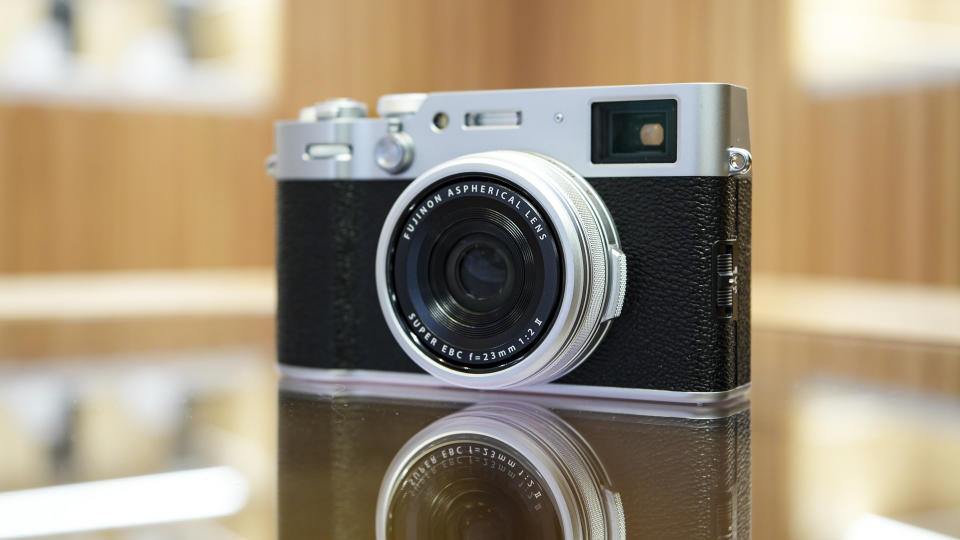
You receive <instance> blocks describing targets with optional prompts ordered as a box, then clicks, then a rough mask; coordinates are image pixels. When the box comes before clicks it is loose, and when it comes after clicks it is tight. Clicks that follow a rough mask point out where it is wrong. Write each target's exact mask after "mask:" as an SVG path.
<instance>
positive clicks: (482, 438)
mask: <svg viewBox="0 0 960 540" xmlns="http://www.w3.org/2000/svg"><path fill="white" fill-rule="evenodd" d="M426 394H427V393H425V392H424V391H423V390H422V389H416V388H412V387H411V388H402V387H388V386H376V385H360V384H350V385H324V384H321V383H308V382H302V381H291V380H285V381H283V382H282V383H281V391H280V396H279V400H280V401H279V429H280V438H279V450H278V452H279V470H278V473H279V477H278V490H279V496H278V503H279V534H280V538H330V539H340V538H343V539H347V538H374V537H375V538H378V539H434V538H436V539H447V538H464V539H486V538H491V539H498V540H509V539H535V538H585V539H607V538H614V539H619V538H678V539H679V538H683V539H693V538H711V539H713V538H749V536H750V419H749V405H748V403H747V402H746V401H738V402H736V403H730V404H726V405H722V406H712V407H710V406H708V407H704V406H700V407H697V406H670V405H652V404H641V403H630V402H622V401H615V400H592V399H581V398H576V397H560V396H550V397H547V396H530V395H523V394H519V393H478V392H469V391H464V390H459V389H457V390H454V389H451V390H437V389H430V390H429V392H428V394H429V395H426Z"/></svg>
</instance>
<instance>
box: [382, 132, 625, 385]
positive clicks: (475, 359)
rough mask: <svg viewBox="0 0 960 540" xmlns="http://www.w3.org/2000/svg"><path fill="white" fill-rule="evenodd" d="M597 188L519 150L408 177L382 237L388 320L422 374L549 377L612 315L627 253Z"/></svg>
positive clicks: (494, 380)
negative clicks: (620, 250) (622, 252)
mask: <svg viewBox="0 0 960 540" xmlns="http://www.w3.org/2000/svg"><path fill="white" fill-rule="evenodd" d="M617 246H618V240H617V235H616V230H615V229H614V227H613V223H612V220H611V219H610V217H609V213H607V211H606V208H605V207H604V206H603V203H602V202H601V201H600V198H599V196H597V195H596V193H595V192H594V191H593V188H592V187H590V185H589V184H588V183H587V182H586V181H585V180H584V179H583V178H581V177H579V176H578V175H577V174H576V173H574V172H572V171H570V170H569V169H567V168H566V167H564V166H563V165H561V164H559V163H558V162H556V161H553V160H550V159H549V158H545V157H543V156H538V155H534V154H529V153H523V152H511V151H500V152H487V153H484V154H474V155H470V156H464V157H462V158H458V159H455V160H452V161H449V162H446V163H444V164H441V165H439V166H438V167H435V168H434V169H431V170H430V171H427V172H426V173H424V174H422V175H421V176H419V177H418V178H417V179H416V180H414V181H413V182H412V183H411V184H410V186H408V187H407V188H406V189H405V190H404V192H403V193H402V194H401V195H400V197H399V198H398V199H397V201H396V203H394V205H393V208H392V209H391V210H390V213H389V214H388V216H387V219H386V222H385V223H384V227H383V230H382V232H381V235H380V241H379V243H378V246H377V288H378V292H379V298H380V305H381V308H382V309H383V313H384V316H385V318H386V321H387V324H388V326H389V328H390V330H391V332H392V333H393V335H394V337H395V338H396V339H397V341H398V343H400V345H401V347H402V348H403V349H404V351H405V352H406V353H407V354H408V355H410V357H411V358H412V359H413V360H414V361H415V362H417V364H418V365H420V366H421V367H422V368H423V369H425V370H426V371H428V372H430V373H432V374H434V375H436V376H438V377H440V378H442V379H444V380H447V381H449V382H452V383H455V384H460V385H463V386H470V387H483V388H502V387H508V386H515V385H518V384H531V383H533V382H537V381H542V380H551V379H553V378H556V377H559V376H560V375H562V374H563V373H565V372H567V371H569V370H570V369H572V368H573V367H574V366H575V365H576V364H578V363H579V362H580V361H582V360H583V359H584V358H585V356H586V354H587V353H588V352H589V351H590V350H592V349H593V348H594V346H595V345H596V343H597V342H598V341H599V339H600V338H601V337H602V336H603V333H604V332H605V330H606V327H607V321H609V319H610V318H611V317H613V316H616V314H617V312H618V309H619V302H622V298H623V295H622V292H623V286H624V282H625V271H626V270H625V260H624V259H623V257H622V254H620V256H619V257H617V256H616V254H618V253H619V251H618V249H617Z"/></svg>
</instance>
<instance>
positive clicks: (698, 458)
mask: <svg viewBox="0 0 960 540" xmlns="http://www.w3.org/2000/svg"><path fill="white" fill-rule="evenodd" d="M187 345H189V346H184V347H179V348H178V347H165V348H164V349H163V350H157V349H156V348H155V350H154V351H153V352H149V351H148V352H144V351H138V350H136V347H127V349H128V350H120V349H121V348H117V350H113V351H112V352H109V353H96V354H82V355H79V354H78V355H69V354H67V355H57V356H56V357H43V356H40V357H33V358H28V359H20V360H16V361H8V362H5V363H3V364H0V538H25V537H35V536H47V535H53V536H52V537H55V538H81V539H86V538H111V539H113V538H120V539H128V538H129V539H141V538H151V539H152V538H213V539H216V538H229V539H234V538H256V539H259V538H266V539H269V538H277V537H281V538H344V539H347V538H349V539H353V538H376V537H378V535H379V537H381V538H470V539H475V538H498V539H509V538H560V537H563V535H564V534H566V535H567V536H568V537H571V538H748V537H751V536H752V537H756V538H795V539H808V538H809V539H814V538H837V539H843V540H855V539H861V538H864V539H865V538H908V539H909V538H944V537H946V538H949V537H957V536H960V399H958V396H960V352H958V351H957V350H955V349H949V348H928V347H919V346H906V345H895V344H887V343H879V342H876V341H851V340H843V339H837V338H830V339H828V338H822V337H815V336H804V335H797V334H777V333H770V332H760V333H757V335H756V336H755V338H754V342H753V358H754V359H753V370H754V377H753V379H754V382H753V387H752V389H751V391H750V394H749V400H742V401H737V402H732V403H727V404H723V405H720V406H681V405H665V404H653V403H637V402H628V401H615V400H605V399H595V398H591V397H590V396H583V397H557V396H543V395H528V394H522V393H516V392H511V393H491V392H470V391H462V390H456V389H438V388H417V387H401V386H377V385H369V384H367V385H361V384H322V383H317V382H307V381H302V380H278V379H277V376H276V370H275V369H274V366H273V358H272V355H271V353H270V348H269V344H268V343H264V344H259V345H258V344H252V345H251V344H249V343H247V344H246V345H243V346H231V345H230V344H229V343H226V344H224V343H218V344H216V346H211V345H209V344H205V345H204V346H197V344H187ZM85 352H87V353H88V352H89V351H85Z"/></svg>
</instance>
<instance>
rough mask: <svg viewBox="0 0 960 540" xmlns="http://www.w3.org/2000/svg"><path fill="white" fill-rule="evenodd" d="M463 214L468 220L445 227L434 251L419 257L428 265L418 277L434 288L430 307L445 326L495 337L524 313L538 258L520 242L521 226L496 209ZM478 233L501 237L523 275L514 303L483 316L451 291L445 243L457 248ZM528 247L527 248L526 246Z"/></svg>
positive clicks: (452, 329)
mask: <svg viewBox="0 0 960 540" xmlns="http://www.w3.org/2000/svg"><path fill="white" fill-rule="evenodd" d="M477 210H481V209H477ZM464 214H466V219H463V220H461V221H459V222H457V223H456V224H455V225H453V226H451V227H449V228H447V229H446V230H444V232H443V233H442V235H441V238H439V239H438V241H437V243H436V246H435V247H434V249H433V251H432V252H431V253H430V254H429V255H428V256H427V257H425V258H422V259H421V260H420V263H421V265H424V266H425V267H423V266H422V267H421V271H418V278H419V280H420V284H421V287H429V288H430V289H431V292H432V293H433V300H434V302H431V303H429V304H428V309H429V310H430V311H431V314H432V315H433V316H434V318H436V319H437V321H438V322H440V323H441V324H442V325H443V326H444V327H446V328H447V329H449V330H450V331H451V332H456V333H459V334H463V335H465V336H471V337H485V336H492V335H495V334H498V333H502V332H504V331H505V330H507V329H508V328H509V327H510V326H512V325H514V324H516V323H517V322H518V321H519V319H520V318H521V317H522V316H523V313H522V311H523V310H524V309H525V308H526V307H527V306H528V305H529V303H530V301H531V298H532V296H533V295H534V294H535V292H534V288H535V286H536V283H535V282H534V280H535V279H536V271H535V268H534V265H535V264H536V261H535V259H534V256H533V253H532V252H531V250H530V249H529V247H527V246H524V245H522V244H521V242H522V241H523V237H522V233H521V232H520V230H519V228H517V227H516V225H515V224H513V223H512V222H510V221H509V220H508V219H507V218H506V217H505V216H503V215H502V214H499V213H497V212H493V211H486V212H479V211H478V212H464ZM477 214H483V215H485V216H486V217H489V218H490V219H491V220H493V219H497V218H499V219H497V223H496V224H494V223H493V222H491V221H481V220H479V219H477V217H476V216H477ZM504 221H505V222H506V223H505V224H504V223H503V222H504ZM499 227H503V228H502V229H501V228H499ZM511 229H512V230H511ZM504 233H507V234H504ZM477 234H487V235H489V236H491V237H495V238H496V237H498V236H499V237H500V238H499V239H500V240H501V242H502V243H503V244H506V247H507V250H508V251H510V252H511V255H512V257H511V258H512V259H513V261H514V265H515V266H519V267H520V268H518V269H517V270H516V271H515V272H516V273H517V274H520V278H521V282H520V283H519V287H515V293H516V294H514V295H512V297H511V300H512V302H510V303H506V304H505V305H503V306H501V307H500V308H499V309H495V310H493V311H492V312H490V313H488V314H484V315H478V314H476V313H475V312H472V311H471V310H470V309H469V306H464V305H463V303H462V302H459V301H458V300H457V298H456V297H457V296H458V295H457V294H455V291H453V290H450V289H451V287H450V285H452V284H451V283H449V279H448V278H447V275H446V274H447V272H446V268H445V266H446V264H447V261H446V258H447V257H448V255H447V254H446V253H445V252H446V251H448V250H447V249H446V247H447V246H446V245H447V244H449V243H453V244H454V246H453V247H454V248H455V247H456V245H457V244H459V243H460V242H461V239H466V238H468V237H470V236H474V235H477ZM514 235H516V236H514ZM508 237H509V238H508ZM525 247H526V248H527V249H524V248H525ZM424 263H426V264H424ZM441 268H442V270H441ZM439 273H442V274H444V275H443V276H442V277H441V279H437V277H438V276H436V274H439Z"/></svg>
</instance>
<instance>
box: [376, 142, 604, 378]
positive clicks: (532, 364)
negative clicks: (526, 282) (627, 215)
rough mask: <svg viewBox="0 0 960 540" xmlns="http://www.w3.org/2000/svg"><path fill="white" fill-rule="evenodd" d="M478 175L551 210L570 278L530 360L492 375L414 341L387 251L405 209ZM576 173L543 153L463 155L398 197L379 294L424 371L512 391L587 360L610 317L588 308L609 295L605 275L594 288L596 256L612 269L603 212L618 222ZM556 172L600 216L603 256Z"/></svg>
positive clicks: (383, 252)
mask: <svg viewBox="0 0 960 540" xmlns="http://www.w3.org/2000/svg"><path fill="white" fill-rule="evenodd" d="M537 168H545V170H544V171H543V174H541V175H534V176H535V177H536V180H531V179H530V178H528V176H530V173H531V171H532V170H535V169H537ZM477 172H483V173H488V174H493V175H495V176H498V177H501V178H505V179H506V180H508V181H510V182H512V183H514V184H516V185H518V186H519V187H520V188H522V189H523V190H524V191H526V192H527V193H528V194H529V195H530V196H531V197H532V198H533V199H534V200H535V201H536V202H537V203H539V205H540V207H541V208H542V209H543V211H544V213H545V214H547V216H546V217H547V219H549V221H550V223H551V225H553V228H554V233H555V234H554V238H555V240H556V241H557V242H558V243H559V244H560V245H561V250H560V251H561V253H562V255H563V259H564V260H563V269H564V275H565V276H568V278H567V279H565V280H564V284H563V291H562V293H561V298H560V305H559V307H558V309H557V312H556V315H555V316H554V323H553V325H552V326H551V327H550V329H549V330H548V331H547V335H546V336H544V337H543V338H542V339H541V341H540V344H539V345H537V347H536V348H535V349H534V350H533V351H532V352H531V353H530V355H529V356H528V358H526V359H524V361H523V362H518V363H516V364H514V365H512V366H510V367H507V368H505V369H502V370H499V371H495V372H492V373H484V374H468V373H463V372H460V371H457V370H453V369H450V368H447V367H445V366H443V365H441V364H439V363H437V362H436V361H434V360H433V359H432V358H431V357H430V356H428V355H427V354H425V353H424V352H423V351H422V350H421V349H420V347H418V346H417V344H416V343H414V341H413V339H414V338H412V337H410V336H409V330H408V329H407V328H406V325H405V324H404V323H403V322H402V321H400V320H399V318H398V317H397V316H396V313H395V311H394V308H393V301H392V298H391V296H390V292H389V290H388V289H387V281H388V276H387V275H386V268H387V253H388V252H389V251H390V240H391V238H392V236H393V231H394V229H395V227H396V226H397V224H398V222H399V220H400V218H401V217H402V215H403V213H404V212H406V211H407V210H408V207H409V205H410V204H412V203H413V202H414V201H415V200H416V199H417V198H418V197H420V196H421V195H422V194H423V193H424V191H426V190H428V189H430V188H431V187H432V186H433V185H434V184H435V183H437V182H439V181H442V180H443V179H445V178H447V177H449V176H451V175H455V174H460V173H477ZM551 173H552V174H551ZM569 174H570V173H569V171H568V170H565V169H564V168H563V167H559V166H557V165H556V164H555V162H553V161H552V160H550V159H547V158H545V157H542V156H539V155H534V154H529V153H526V152H514V151H500V152H485V153H482V154H471V155H466V156H461V157H459V158H457V159H454V160H451V161H450V162H447V163H442V164H440V165H438V166H437V167H434V168H433V169H431V170H429V171H427V172H425V173H424V174H422V175H421V176H419V177H418V178H417V179H416V180H414V181H413V182H412V183H411V184H410V185H409V186H407V188H406V189H405V190H404V191H403V193H401V194H400V196H399V197H398V198H397V201H396V202H395V203H394V205H393V207H392V208H391V209H390V212H389V213H388V214H387V217H386V219H385V220H384V225H383V228H382V230H381V232H380V238H379V241H378V242H377V256H376V285H377V297H378V299H379V301H380V308H381V311H382V313H383V316H384V319H385V321H386V323H387V327H388V328H389V329H390V332H391V333H392V334H393V337H394V339H396V341H397V343H398V344H399V345H400V347H401V348H402V349H403V351H404V352H405V353H407V355H408V356H409V357H410V358H411V359H412V360H413V361H414V362H416V363H417V365H419V366H420V367H421V368H423V370H424V371H426V372H428V373H430V374H432V375H434V376H436V377H438V378H440V379H443V380H445V381H447V382H448V383H451V384H456V385H460V386H465V387H468V388H490V389H494V388H506V387H508V386H513V385H519V384H530V383H532V382H546V381H548V380H552V379H554V378H557V377H559V376H560V375H562V374H563V373H565V372H567V371H569V370H570V369H572V368H573V367H575V366H576V365H577V364H578V363H579V362H580V361H582V360H583V358H584V356H583V352H585V351H589V350H592V348H593V347H594V346H595V338H596V336H597V335H599V332H598V331H599V330H600V328H601V323H602V321H600V316H601V315H602V314H603V308H604V304H603V303H602V302H601V303H600V304H599V305H598V306H599V312H598V313H588V312H589V311H590V310H586V309H585V307H587V306H588V305H593V304H592V303H591V300H592V299H593V298H594V296H596V295H598V294H599V295H606V292H607V291H606V289H607V287H606V276H604V280H603V286H602V290H593V287H592V285H593V283H594V281H593V275H592V272H593V266H594V265H593V264H592V263H593V262H595V261H594V259H598V260H599V258H602V259H603V261H602V262H601V263H599V264H600V266H601V267H603V268H605V267H606V265H607V263H608V262H609V261H608V257H607V256H608V251H607V250H608V249H609V245H610V242H611V239H609V238H607V235H606V232H605V227H604V224H602V219H601V218H600V217H599V216H600V213H601V212H602V213H604V214H605V216H606V217H605V218H603V219H606V220H607V221H608V222H609V224H610V225H609V226H610V227H613V225H612V223H613V220H612V218H611V217H610V216H609V213H608V212H607V210H606V207H600V208H595V207H594V206H595V204H593V201H592V200H591V199H590V198H589V197H587V196H584V195H583V193H582V191H583V190H584V188H583V186H576V185H575V184H576V182H577V178H576V177H570V176H569ZM557 175H566V176H568V178H567V179H566V181H567V183H569V184H573V185H574V187H573V189H577V188H579V189H578V192H580V193H579V194H580V196H581V197H583V198H584V202H585V204H586V205H587V207H588V210H589V211H591V212H593V215H592V216H591V217H593V219H594V220H595V221H598V223H597V224H596V225H597V229H598V230H597V234H598V237H599V238H598V239H599V241H600V242H601V245H600V246H592V247H593V248H594V249H600V250H601V254H600V255H599V256H595V255H594V254H592V253H591V246H588V245H587V242H586V239H585V238H584V237H583V225H582V224H581V223H580V222H581V220H582V218H581V216H579V213H578V212H577V211H576V209H575V208H571V203H570V202H569V201H567V200H566V199H567V195H566V194H565V193H564V192H563V191H562V190H561V189H560V188H559V185H558V183H557V182H550V181H544V180H545V179H547V178H550V177H556V176H557ZM541 176H542V177H543V178H541ZM579 181H580V183H582V184H584V185H589V184H587V183H586V182H585V181H583V180H582V179H580V180H579ZM614 240H615V239H614ZM617 247H619V246H617ZM598 257H599V258H598ZM605 271H606V272H609V271H610V269H609V268H606V269H605ZM594 315H595V316H596V317H595V318H596V319H597V320H596V324H594V325H593V327H590V326H589V325H585V324H584V321H585V320H587V319H588V318H589V317H592V316H594ZM584 333H586V336H584ZM580 338H585V339H586V341H585V342H584V343H582V347H580V348H577V347H575V346H573V345H575V340H577V339H580Z"/></svg>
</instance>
